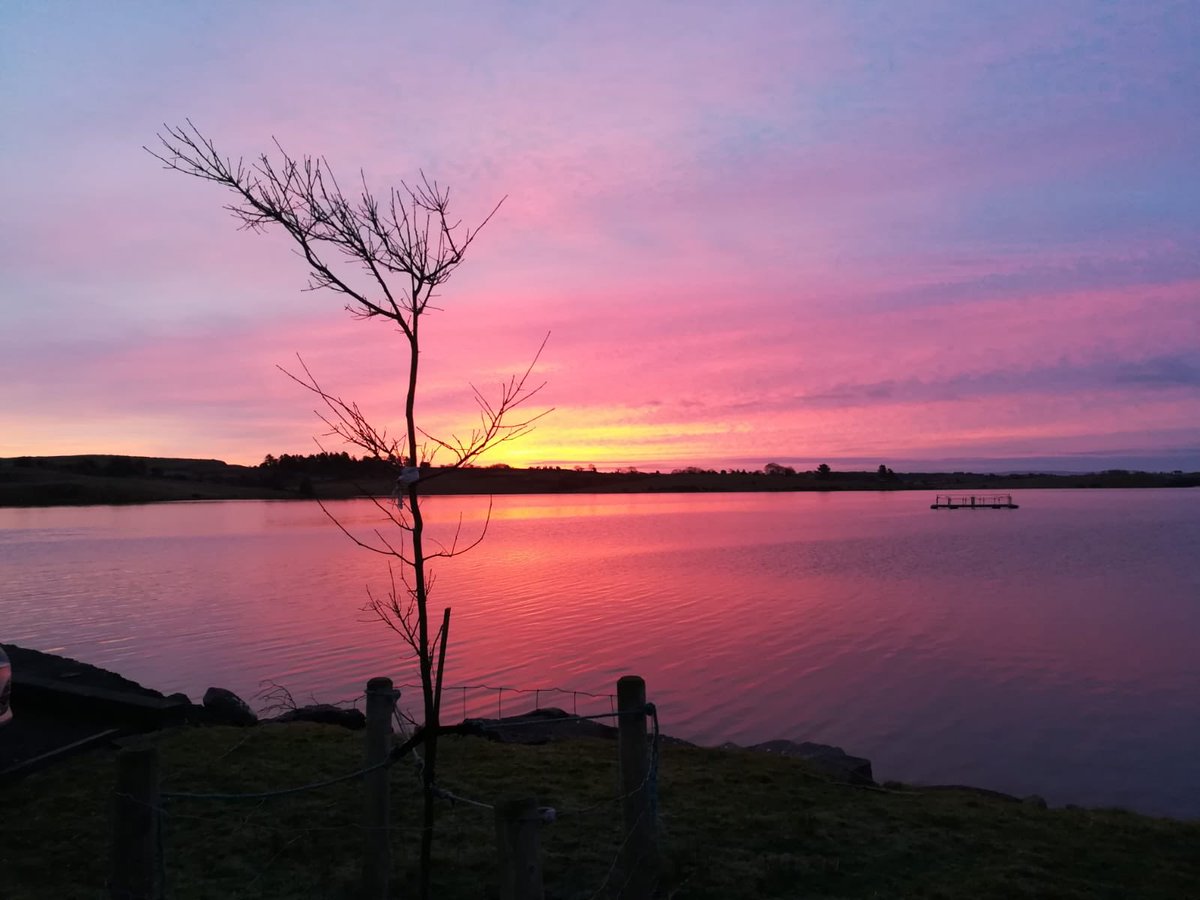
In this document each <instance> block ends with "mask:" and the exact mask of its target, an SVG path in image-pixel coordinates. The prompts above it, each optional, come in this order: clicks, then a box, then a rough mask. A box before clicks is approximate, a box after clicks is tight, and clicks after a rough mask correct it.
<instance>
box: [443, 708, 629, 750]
mask: <svg viewBox="0 0 1200 900" xmlns="http://www.w3.org/2000/svg"><path fill="white" fill-rule="evenodd" d="M462 727H463V729H464V730H465V731H467V732H468V733H470V734H474V735H477V736H479V737H483V738H487V739H488V740H490V741H499V742H500V743H502V744H545V743H547V742H549V741H562V740H573V739H575V738H616V736H617V729H616V728H614V727H613V726H611V725H603V724H601V723H600V722H597V721H594V720H591V719H579V718H576V717H575V716H573V715H571V714H570V713H568V712H566V711H565V710H561V709H556V708H554V707H552V706H543V707H542V708H541V709H534V710H530V711H529V712H527V713H524V714H522V715H519V716H505V717H504V718H502V719H465V720H463V724H462Z"/></svg>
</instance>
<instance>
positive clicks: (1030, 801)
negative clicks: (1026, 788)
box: [1021, 794, 1046, 809]
mask: <svg viewBox="0 0 1200 900" xmlns="http://www.w3.org/2000/svg"><path fill="white" fill-rule="evenodd" d="M1021 802H1022V803H1024V804H1025V805H1026V806H1036V807H1037V808H1038V809H1045V808H1046V798H1045V797H1039V796H1038V795H1037V794H1030V795H1029V796H1028V797H1022V798H1021Z"/></svg>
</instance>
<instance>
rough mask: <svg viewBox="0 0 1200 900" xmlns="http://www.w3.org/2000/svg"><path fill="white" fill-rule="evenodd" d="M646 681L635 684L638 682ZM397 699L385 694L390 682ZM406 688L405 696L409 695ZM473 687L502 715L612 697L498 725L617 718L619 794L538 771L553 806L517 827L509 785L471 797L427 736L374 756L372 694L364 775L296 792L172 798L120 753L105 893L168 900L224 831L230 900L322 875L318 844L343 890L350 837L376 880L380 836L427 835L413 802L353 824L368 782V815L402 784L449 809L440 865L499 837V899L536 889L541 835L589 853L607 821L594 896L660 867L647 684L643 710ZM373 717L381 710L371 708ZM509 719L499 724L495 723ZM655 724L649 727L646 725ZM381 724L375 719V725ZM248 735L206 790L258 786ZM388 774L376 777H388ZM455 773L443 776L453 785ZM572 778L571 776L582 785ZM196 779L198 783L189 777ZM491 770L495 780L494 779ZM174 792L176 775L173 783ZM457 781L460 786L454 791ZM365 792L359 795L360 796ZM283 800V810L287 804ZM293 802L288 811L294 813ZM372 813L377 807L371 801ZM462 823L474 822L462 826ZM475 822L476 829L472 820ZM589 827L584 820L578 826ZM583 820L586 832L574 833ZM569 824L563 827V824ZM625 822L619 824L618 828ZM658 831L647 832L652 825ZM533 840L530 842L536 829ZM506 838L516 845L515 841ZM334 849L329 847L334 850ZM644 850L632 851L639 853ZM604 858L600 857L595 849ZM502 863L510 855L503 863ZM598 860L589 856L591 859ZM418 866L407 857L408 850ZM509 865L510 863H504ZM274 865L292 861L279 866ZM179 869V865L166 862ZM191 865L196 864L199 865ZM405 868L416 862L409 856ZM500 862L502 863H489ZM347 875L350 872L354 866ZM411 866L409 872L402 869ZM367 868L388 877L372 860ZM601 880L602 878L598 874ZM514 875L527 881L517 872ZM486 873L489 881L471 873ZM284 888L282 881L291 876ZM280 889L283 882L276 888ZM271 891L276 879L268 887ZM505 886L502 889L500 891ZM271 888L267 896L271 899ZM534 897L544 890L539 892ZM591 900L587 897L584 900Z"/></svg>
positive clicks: (655, 746) (310, 784) (314, 782)
mask: <svg viewBox="0 0 1200 900" xmlns="http://www.w3.org/2000/svg"><path fill="white" fill-rule="evenodd" d="M636 681H637V682H638V684H641V679H636ZM388 685H389V691H390V682H389V683H388ZM401 687H402V688H403V687H405V686H404V685H401ZM464 688H465V689H466V690H468V691H470V690H477V691H488V692H494V693H495V694H496V696H497V704H498V712H502V709H503V707H502V703H503V700H502V699H500V698H501V697H502V693H501V692H504V693H510V694H512V695H515V696H519V695H530V694H531V695H533V700H534V704H535V706H534V709H535V710H537V709H540V708H541V707H540V706H539V705H538V704H539V701H540V698H541V696H542V695H552V694H558V695H573V700H574V699H575V698H579V697H586V698H588V699H589V700H592V701H595V700H601V701H605V700H607V701H608V702H609V703H610V705H611V707H612V708H611V709H610V710H609V711H602V712H593V713H582V714H580V713H573V714H570V715H564V716H555V717H553V718H552V719H549V720H548V719H547V718H546V717H545V716H533V715H528V716H517V717H510V718H508V719H505V720H504V721H503V726H504V728H506V729H508V728H512V729H517V730H518V731H519V730H520V729H522V728H526V727H534V726H541V727H547V726H548V725H549V726H550V727H555V728H558V727H562V726H571V725H573V724H577V723H583V722H603V721H612V722H615V723H616V724H617V725H618V731H619V738H618V765H617V766H616V769H617V782H618V788H617V789H616V790H614V791H613V792H612V793H610V794H607V795H603V796H600V797H598V798H597V797H595V796H593V797H590V798H589V797H584V796H583V793H584V792H583V791H582V790H581V789H580V787H581V786H579V785H576V790H575V791H573V792H572V793H571V794H570V795H567V794H565V793H563V782H564V780H569V779H567V778H566V775H565V773H560V772H554V771H549V770H546V771H542V772H541V775H540V777H542V778H543V779H544V781H545V782H546V783H547V784H548V785H552V786H549V787H547V788H546V794H545V795H546V796H548V797H552V798H554V803H555V805H553V806H550V805H537V802H536V801H535V800H534V799H533V798H532V797H530V798H526V799H525V800H523V801H522V802H526V803H528V804H532V806H530V807H529V808H528V810H527V811H526V812H524V813H522V814H520V815H517V816H515V817H514V815H513V814H512V809H511V808H512V802H511V800H510V799H508V798H506V797H504V796H501V794H500V793H489V790H490V791H492V792H497V791H505V790H510V788H509V787H508V786H507V785H506V786H505V787H503V788H501V787H499V786H498V785H497V784H493V785H492V787H491V788H487V787H486V786H483V787H481V788H478V789H475V790H472V789H470V788H468V787H465V786H463V785H461V784H460V783H459V781H460V780H461V774H460V776H459V777H457V778H456V777H454V773H453V772H452V771H449V772H448V770H447V766H446V760H445V759H444V758H443V759H442V761H441V762H440V763H439V771H438V776H439V780H437V781H434V780H431V779H429V778H428V777H427V773H426V772H425V771H424V765H423V760H422V759H421V755H420V750H419V748H420V746H421V745H422V743H423V742H424V740H425V736H424V733H423V732H422V731H421V730H420V729H417V730H416V731H414V732H413V733H411V734H408V735H407V736H405V735H401V736H400V737H399V738H396V737H393V738H392V739H391V746H390V747H388V748H387V750H386V753H385V755H384V756H383V757H382V758H374V759H373V758H372V756H371V753H372V750H371V729H372V718H371V717H372V714H373V713H372V703H371V699H370V694H368V702H367V708H368V734H367V745H368V746H367V762H366V763H364V764H363V765H361V766H358V767H356V768H353V769H350V770H348V771H342V772H340V773H331V772H320V773H319V774H318V775H317V776H315V777H312V778H310V779H308V780H304V781H302V782H301V783H298V784H284V785H282V786H279V787H276V788H273V789H270V790H263V789H257V790H237V789H229V790H176V789H162V788H161V787H160V785H159V773H158V761H157V752H156V751H154V750H153V749H152V748H141V749H128V750H125V751H123V752H122V754H121V755H120V757H119V759H118V783H117V789H116V797H117V806H118V818H117V823H116V828H115V830H114V852H113V874H112V878H111V880H110V882H109V885H108V887H109V895H110V896H111V897H113V898H121V900H126V898H128V900H133V898H137V900H162V898H166V897H169V896H171V895H170V890H169V888H170V885H168V884H167V873H168V871H170V870H173V869H175V868H176V867H177V866H178V864H180V863H181V862H182V857H184V856H190V850H189V852H188V853H184V852H183V850H182V848H183V847H186V846H188V845H189V844H194V843H196V842H201V843H212V841H213V835H214V833H216V834H218V835H219V840H220V843H222V844H223V845H225V846H229V845H230V843H231V842H233V844H234V845H235V846H237V847H238V849H239V851H241V852H239V854H238V857H237V859H236V860H233V861H231V860H230V859H228V858H222V859H221V860H219V862H217V863H216V865H215V866H214V868H215V869H216V870H218V873H219V874H224V871H223V870H230V871H234V870H235V871H236V872H237V874H238V875H239V876H240V877H239V878H238V885H239V887H238V889H236V890H232V891H229V892H227V894H226V895H227V896H231V897H238V896H244V897H254V896H262V893H261V890H262V889H263V888H264V885H265V883H266V882H267V881H270V880H271V879H270V878H269V877H268V873H270V872H272V871H280V870H282V871H283V872H289V871H291V870H293V869H294V868H295V863H298V862H304V863H305V864H306V865H305V866H304V870H305V871H311V870H312V869H313V868H314V867H313V865H312V863H313V859H314V857H313V854H314V852H319V848H320V847H322V846H323V845H325V846H327V847H329V846H333V845H334V844H335V845H336V846H337V847H338V848H340V849H339V850H338V853H337V856H338V858H335V859H328V860H326V861H325V864H324V865H323V866H322V865H317V866H316V868H317V870H319V871H320V872H323V873H324V877H326V878H335V870H339V871H340V874H337V875H336V878H335V880H336V879H340V880H341V882H342V883H343V884H342V888H343V889H344V887H345V882H346V881H347V878H348V877H349V876H348V875H347V864H346V860H345V856H346V854H345V852H344V851H345V849H346V844H347V842H349V843H350V844H353V843H354V840H353V839H350V838H348V836H353V835H354V834H357V835H359V836H360V837H359V838H358V840H360V841H362V846H363V849H362V852H361V854H360V855H361V856H362V878H363V880H364V883H366V881H367V879H368V876H367V873H368V871H370V870H372V865H373V864H372V861H371V860H370V859H369V857H370V854H371V853H372V852H373V851H372V850H371V848H372V846H373V840H372V836H374V846H378V845H379V840H378V838H379V835H381V834H382V835H384V839H383V844H384V845H385V846H386V845H389V844H398V845H400V850H401V855H402V857H403V856H404V854H405V852H406V851H405V849H404V848H405V847H406V846H407V845H408V844H411V843H412V842H413V840H415V839H416V837H418V836H419V833H420V823H419V822H417V821H416V816H415V813H413V812H412V811H415V810H417V809H418V807H419V804H418V803H416V802H413V803H410V804H407V805H406V806H405V805H402V807H401V808H402V809H404V810H408V811H409V814H408V815H404V816H401V817H398V819H397V821H396V822H394V823H393V822H391V821H390V819H389V818H388V813H386V812H385V813H384V814H383V816H384V817H383V819H382V820H372V819H371V818H370V813H368V814H367V815H366V816H363V815H362V813H361V810H362V807H363V805H364V804H363V803H362V802H361V800H360V801H359V803H358V804H357V805H358V808H359V815H358V816H357V817H356V816H355V815H354V813H353V812H351V810H353V809H354V806H355V803H354V800H353V796H354V793H355V791H352V790H351V785H352V783H355V782H363V783H364V784H365V787H366V794H367V802H366V804H365V806H366V807H367V808H368V809H369V808H370V807H371V806H372V800H371V797H370V793H371V791H376V792H377V791H379V790H381V789H382V791H383V794H384V798H383V801H382V805H383V807H384V808H385V809H386V808H387V807H388V806H389V803H388V800H387V796H386V795H387V792H388V790H389V787H390V786H391V785H392V784H393V783H395V786H396V787H398V788H399V789H400V791H401V792H402V793H405V794H408V795H410V796H411V797H412V798H413V799H414V801H415V800H416V798H417V797H419V796H420V794H421V792H422V791H424V790H425V789H426V787H427V788H428V790H429V792H430V793H431V794H432V796H433V797H434V798H435V799H436V800H438V801H440V802H441V804H442V805H443V812H444V815H443V816H440V818H441V819H442V822H443V826H444V825H447V824H448V825H449V826H451V827H450V829H449V830H448V829H447V828H445V827H443V828H442V831H441V832H440V833H439V837H438V841H443V840H445V844H446V846H444V847H443V848H440V849H439V857H440V858H442V859H445V857H446V856H447V855H454V854H457V861H458V862H459V863H460V864H461V863H463V862H464V852H465V851H466V850H467V848H472V847H477V846H478V845H479V844H480V843H481V837H482V836H483V835H487V834H489V833H490V834H493V835H496V834H499V835H500V836H501V837H500V838H499V840H500V843H501V847H500V850H501V854H500V858H501V860H502V862H501V872H500V876H499V877H500V880H501V883H502V893H503V894H504V895H505V896H510V895H511V896H514V897H519V896H524V894H523V893H521V892H520V891H519V890H518V891H517V893H513V892H512V890H511V889H514V888H515V887H517V886H516V885H515V882H513V879H514V878H516V879H517V880H520V878H523V877H527V876H528V873H529V872H532V871H535V870H536V872H537V873H538V878H539V880H540V877H541V876H540V872H541V861H540V859H533V860H531V859H529V858H528V856H529V853H530V852H531V851H530V848H531V847H532V848H533V851H532V852H534V853H535V854H538V853H539V851H538V850H537V848H538V846H539V842H540V840H541V836H542V834H543V833H544V834H545V835H546V836H547V837H548V838H549V839H550V840H553V838H554V835H555V832H556V831H557V830H558V829H560V828H562V827H567V828H569V829H573V831H572V834H571V836H570V838H569V840H570V846H572V847H575V846H576V845H577V843H578V842H579V841H581V840H589V839H590V840H591V841H592V842H593V844H594V843H595V841H596V838H597V835H599V834H602V833H603V829H602V828H600V827H599V824H598V823H599V822H600V821H601V819H602V818H603V817H607V819H608V820H609V822H608V825H609V831H610V832H611V831H613V829H616V828H619V831H617V832H614V843H615V852H613V854H612V856H611V858H610V857H608V856H604V858H603V863H602V864H601V863H598V862H597V864H596V868H597V871H596V874H595V877H596V878H598V879H599V887H597V888H596V889H595V892H594V894H593V896H600V895H601V894H602V893H604V892H605V891H606V890H608V889H609V888H610V887H611V886H612V885H613V884H614V881H613V879H614V877H615V875H616V873H623V874H621V875H620V877H621V878H623V879H626V881H627V883H626V884H625V885H624V888H623V889H628V888H629V887H630V884H633V883H634V882H636V880H637V877H638V873H637V871H635V870H636V869H637V868H638V867H639V865H641V864H643V863H645V864H646V865H649V861H650V860H653V859H657V849H656V848H655V847H650V846H649V845H648V844H647V839H648V838H649V839H652V838H653V835H654V830H653V827H652V826H653V824H654V822H655V821H656V819H657V816H658V804H657V781H658V770H659V746H660V733H659V726H658V712H657V709H656V708H655V706H654V705H653V704H652V703H646V702H645V694H644V685H642V686H641V694H640V702H636V703H633V702H629V701H628V698H625V700H624V701H623V702H622V703H621V704H620V708H617V706H618V704H617V695H604V694H595V693H590V692H586V691H573V690H569V689H561V688H549V689H547V688H534V689H514V688H508V687H505V688H499V687H495V686H490V685H466V686H461V685H460V686H456V687H455V688H452V690H462V689H464ZM398 695H399V692H398V691H390V698H391V702H390V703H388V704H386V705H385V706H384V707H383V715H384V716H385V722H384V727H386V728H387V730H388V731H389V732H390V731H391V717H392V713H393V707H394V705H395V701H396V699H397V697H398ZM376 709H378V707H377V708H376ZM501 718H502V716H501ZM648 726H652V727H648ZM376 728H378V723H376ZM462 731H463V729H462V727H461V726H451V727H449V728H447V729H445V732H446V733H449V734H454V733H462ZM247 748H248V738H242V739H241V740H240V741H239V742H238V743H237V744H235V745H234V746H233V747H231V748H229V749H227V750H225V751H224V752H222V753H221V754H219V755H218V756H217V757H215V758H213V759H211V760H209V761H208V763H209V765H208V773H207V776H206V778H205V779H204V780H205V781H211V780H213V779H214V776H215V777H220V775H221V774H222V773H224V774H225V775H226V776H227V777H229V778H230V779H231V780H232V781H234V782H235V784H234V787H237V786H239V785H238V784H236V782H238V781H243V782H244V780H245V779H246V778H248V777H250V775H249V773H247V772H246V771H244V760H243V759H242V757H243V756H245V755H246V754H247V753H248V752H249V751H248V749H247ZM401 760H410V761H413V762H415V763H416V765H415V766H414V768H413V774H414V775H415V777H414V778H413V779H412V780H411V781H409V780H408V779H399V780H397V779H391V778H390V777H389V776H388V771H389V770H390V769H391V768H392V767H393V766H394V765H395V764H396V763H397V762H399V761H401ZM381 773H382V780H380V779H381ZM447 776H449V780H446V777H447ZM577 776H578V773H577V772H574V773H573V774H572V775H571V778H577ZM193 777H194V773H193ZM494 777H495V776H494V774H493V778H494ZM167 780H168V783H170V781H171V778H170V773H168V777H167ZM451 785H452V786H451ZM357 793H359V795H360V797H361V796H362V791H361V789H360V790H359V791H357ZM281 804H282V807H281ZM289 804H290V805H291V807H292V808H291V809H289V808H288V807H289ZM374 805H376V806H378V805H379V804H374ZM616 807H620V809H621V815H620V817H618V816H617V815H615V812H614V810H615V808H616ZM464 814H465V815H466V816H467V817H468V818H464V817H463V816H464ZM471 817H473V818H474V820H473V821H471V820H470V818H471ZM585 819H586V820H588V821H586V822H585V821H584V820H585ZM574 822H578V823H579V824H578V825H573V824H572V823H574ZM564 823H566V824H565V825H564ZM618 823H620V824H618ZM647 826H651V827H647ZM530 828H533V829H534V832H533V833H530V832H529V829H530ZM510 832H511V833H512V834H516V833H517V832H520V833H521V835H522V836H521V838H520V839H519V840H517V839H516V838H513V839H512V840H509V841H508V843H507V844H505V839H504V837H503V835H504V834H507V833H510ZM510 836H511V835H510ZM331 840H332V841H333V844H330V843H329V842H330V841H331ZM631 848H633V849H635V850H636V853H634V852H633V850H631ZM383 852H384V859H383V869H382V871H383V873H384V875H383V878H384V879H385V891H386V878H387V872H388V870H389V868H391V866H390V857H389V856H387V854H388V853H389V852H390V851H388V850H384V851H383ZM596 852H598V853H603V850H600V849H597V851H596ZM506 854H507V855H506ZM593 855H595V854H593ZM409 856H411V854H409ZM495 859H496V856H495V854H487V855H486V856H480V855H479V854H478V853H475V852H474V851H472V852H471V859H470V860H466V862H468V863H469V865H467V866H466V870H467V871H470V870H472V869H476V870H478V869H480V868H481V867H483V866H485V865H487V864H488V862H487V860H492V861H494V860H495ZM504 860H508V862H507V863H506V862H504ZM280 861H287V862H288V863H289V865H286V866H278V865H277V864H278V863H280ZM168 863H171V865H168ZM193 863H194V861H193ZM410 863H411V860H410ZM490 864H491V865H493V866H494V862H492V863H490ZM350 868H353V865H352V864H351V865H350ZM407 868H408V869H411V864H410V865H408V866H407ZM373 870H374V871H375V872H376V873H378V872H379V871H380V863H379V861H378V860H376V861H375V863H374V868H373ZM601 870H602V873H601ZM519 873H525V875H523V876H521V875H519ZM477 874H483V873H477ZM284 880H286V877H285V878H284ZM275 881H278V879H275ZM477 883H478V882H476V884H477ZM272 884H273V885H274V882H272ZM504 884H508V888H504V887H503V885H504ZM277 889H278V886H277V885H274V886H273V887H272V890H277ZM539 889H540V888H539ZM583 895H584V894H582V893H581V894H580V896H583ZM627 896H648V894H645V893H644V892H643V893H639V894H635V893H631V894H627Z"/></svg>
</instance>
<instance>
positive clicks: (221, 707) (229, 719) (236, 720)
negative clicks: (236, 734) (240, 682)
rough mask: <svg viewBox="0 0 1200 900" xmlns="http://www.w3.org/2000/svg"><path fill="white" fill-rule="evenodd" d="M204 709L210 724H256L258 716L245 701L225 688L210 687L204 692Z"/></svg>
mask: <svg viewBox="0 0 1200 900" xmlns="http://www.w3.org/2000/svg"><path fill="white" fill-rule="evenodd" d="M204 711H205V713H206V714H207V717H208V721H209V723H210V724H212V725H257V724H258V716H256V715H255V714H254V710H252V709H251V708H250V707H249V706H248V705H247V704H246V701H245V700H243V699H242V698H241V697H239V696H238V695H237V694H235V693H234V692H233V691H229V690H226V689H225V688H219V687H210V688H209V689H208V690H207V691H205V692H204Z"/></svg>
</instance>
